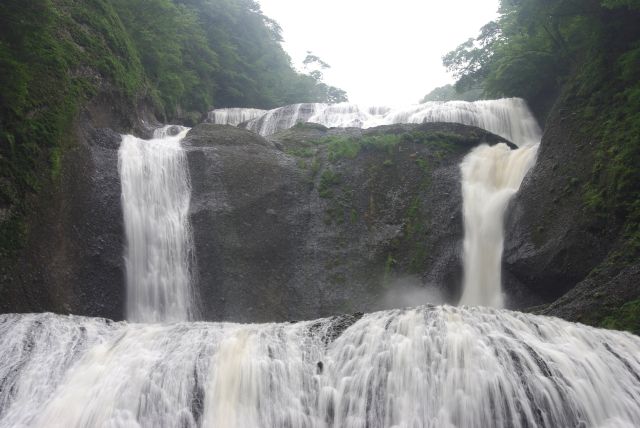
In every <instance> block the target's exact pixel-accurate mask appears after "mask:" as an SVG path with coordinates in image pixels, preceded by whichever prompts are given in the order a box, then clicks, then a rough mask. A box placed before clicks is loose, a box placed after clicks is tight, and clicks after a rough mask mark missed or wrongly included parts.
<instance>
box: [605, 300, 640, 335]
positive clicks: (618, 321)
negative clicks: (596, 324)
mask: <svg viewBox="0 0 640 428" xmlns="http://www.w3.org/2000/svg"><path fill="white" fill-rule="evenodd" d="M600 327H604V328H609V329H614V330H626V331H629V332H631V333H634V334H640V299H638V300H634V301H631V302H628V303H625V304H624V305H623V306H622V307H621V308H620V309H618V310H617V311H615V312H614V313H613V314H612V315H610V316H608V317H606V318H605V319H604V320H603V321H602V322H601V323H600Z"/></svg>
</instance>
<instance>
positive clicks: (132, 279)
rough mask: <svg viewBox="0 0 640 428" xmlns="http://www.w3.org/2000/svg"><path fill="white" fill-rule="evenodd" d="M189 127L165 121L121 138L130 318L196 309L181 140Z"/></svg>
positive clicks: (184, 314)
mask: <svg viewBox="0 0 640 428" xmlns="http://www.w3.org/2000/svg"><path fill="white" fill-rule="evenodd" d="M187 131H188V128H182V127H177V126H165V127H163V128H159V129H157V130H156V131H155V133H154V138H153V139H151V140H143V139H140V138H136V137H134V136H132V135H125V136H123V138H122V143H121V144H120V151H119V153H118V167H119V169H120V179H121V182H122V208H123V212H124V225H125V232H126V238H127V245H126V249H125V267H126V271H127V319H128V320H129V321H134V322H164V321H188V320H190V319H193V318H194V315H195V311H194V304H193V303H194V297H193V294H194V292H193V284H192V282H193V281H192V278H191V263H192V258H193V239H192V236H191V230H190V226H189V219H188V214H189V201H190V199H191V185H190V182H189V173H188V170H187V165H186V155H185V153H184V151H183V150H182V148H181V146H180V140H182V138H184V136H185V135H186V133H187Z"/></svg>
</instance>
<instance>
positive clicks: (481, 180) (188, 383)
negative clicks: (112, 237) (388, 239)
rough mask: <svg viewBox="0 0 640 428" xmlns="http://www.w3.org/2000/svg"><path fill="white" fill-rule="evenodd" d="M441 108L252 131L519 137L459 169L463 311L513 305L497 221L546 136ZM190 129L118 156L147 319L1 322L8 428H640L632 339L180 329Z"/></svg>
mask: <svg viewBox="0 0 640 428" xmlns="http://www.w3.org/2000/svg"><path fill="white" fill-rule="evenodd" d="M431 107H432V106H431V105H422V106H421V107H416V108H414V109H413V110H412V109H405V110H399V109H395V110H394V109H389V108H386V107H371V108H367V109H362V108H360V107H357V106H355V107H354V106H353V105H337V106H326V105H316V104H299V105H296V106H289V107H286V108H283V109H279V110H273V111H270V112H267V113H266V114H265V115H263V116H262V117H261V118H259V119H256V121H255V122H253V123H252V122H249V124H250V126H251V127H254V129H256V130H259V131H260V132H261V133H265V134H266V133H272V132H275V130H277V129H284V128H285V127H289V126H293V125H294V124H295V123H296V121H297V120H299V119H300V118H307V119H309V120H310V121H319V122H321V123H325V124H328V125H329V126H341V125H344V124H348V125H349V126H360V127H366V126H373V125H372V124H373V123H374V122H376V121H377V120H381V121H389V122H394V121H399V122H412V121H416V122H418V121H423V120H428V121H431V120H432V119H433V120H443V118H449V119H451V120H450V121H461V122H462V123H469V124H473V125H477V126H481V127H483V128H485V129H489V130H490V131H493V132H496V133H498V134H500V135H503V136H505V137H506V138H509V139H511V141H514V142H516V143H518V144H519V145H520V146H521V147H520V148H519V149H518V150H510V149H509V147H508V146H507V145H505V144H498V145H496V146H493V147H488V146H480V147H477V148H476V149H474V150H473V151H472V152H471V153H470V154H469V155H467V157H466V158H465V160H464V161H463V163H462V165H461V172H462V188H463V197H464V218H465V234H466V235H465V244H464V247H465V255H464V257H465V292H464V295H463V299H462V302H463V303H465V304H470V305H485V306H491V305H493V306H501V305H502V300H501V299H502V297H501V292H500V276H499V271H500V257H501V252H502V239H503V232H502V217H503V215H504V210H505V207H506V204H507V202H508V200H509V198H510V197H511V196H512V195H513V194H514V193H515V192H516V191H517V190H518V188H519V186H520V183H521V182H522V180H523V177H524V176H525V174H526V172H527V171H528V169H529V168H530V167H531V165H532V164H533V162H534V161H535V155H536V150H537V143H538V141H539V138H540V137H539V133H540V132H539V128H538V127H537V124H536V123H535V120H534V119H532V117H531V115H530V113H529V112H528V110H527V109H526V105H524V104H523V103H522V102H521V101H519V100H499V101H496V102H488V101H487V102H482V103H454V104H449V103H447V104H438V107H437V108H434V109H431ZM287 109H289V110H287ZM436 110H437V111H436ZM245 113H246V112H241V111H228V112H225V113H224V114H223V113H220V114H219V115H218V116H217V118H215V120H216V121H218V122H220V121H222V122H224V121H227V122H229V123H232V122H239V121H244V120H245V119H246V117H248V116H247V115H249V113H246V114H245ZM251 114H258V113H256V112H253V113H251ZM214 116H215V115H214ZM307 119H304V120H307ZM447 121H449V120H447ZM470 122H473V123H470ZM394 123H395V122H394ZM186 132H187V129H185V128H176V127H164V128H161V129H159V130H158V131H157V132H156V134H155V136H154V139H152V140H148V141H146V140H140V139H138V138H135V137H133V136H124V137H123V141H122V145H121V148H120V153H119V155H120V156H119V168H120V173H121V180H122V191H123V194H122V201H123V210H124V219H125V227H126V233H127V248H126V252H125V260H126V268H127V282H128V287H129V288H128V301H127V309H128V318H129V320H131V321H135V323H127V322H119V323H116V322H111V321H108V320H103V319H98V318H84V317H74V316H58V315H53V314H27V315H17V314H8V315H0V428H4V427H61V428H73V427H83V428H84V427H110V428H119V427H122V428H133V427H220V428H232V427H247V428H255V427H265V428H277V427H283V428H285V427H286V428H307V427H308V428H315V427H318V428H329V427H331V428H334V427H335V428H342V427H345V428H356V427H357V428H364V427H372V428H376V427H407V428H409V427H412V428H413V427H432V428H441V427H459V428H485V427H486V428H490V427H491V428H493V427H504V428H525V427H527V428H528V427H549V428H552V427H601V428H605V427H607V428H613V427H619V428H622V427H624V428H627V427H637V426H640V338H639V337H636V336H633V335H631V334H628V333H622V332H614V331H607V330H600V329H595V328H591V327H586V326H583V325H580V324H574V323H569V322H566V321H562V320H559V319H554V318H548V317H542V316H535V315H530V314H523V313H517V312H510V311H506V310H502V309H491V308H487V307H465V306H463V307H451V306H438V307H419V308H414V309H405V310H392V311H384V312H377V313H372V314H368V315H364V316H360V315H358V316H354V317H349V316H343V317H334V318H331V319H321V320H316V321H305V322H299V323H293V324H292V323H287V324H262V325H257V324H247V325H240V324H231V323H207V322H180V321H187V320H189V319H192V318H193V316H194V314H193V312H194V311H193V301H194V297H193V290H192V286H193V283H192V282H193V281H192V280H191V274H190V271H191V269H192V266H191V264H192V258H193V244H192V238H191V231H190V227H189V222H188V209H189V201H190V184H189V175H188V170H187V165H186V157H185V153H184V152H183V150H182V148H181V146H180V140H181V139H182V138H183V137H184V135H185V133H186ZM167 321H170V322H171V323H169V322H167ZM138 322H144V323H138ZM145 323H155V324H145Z"/></svg>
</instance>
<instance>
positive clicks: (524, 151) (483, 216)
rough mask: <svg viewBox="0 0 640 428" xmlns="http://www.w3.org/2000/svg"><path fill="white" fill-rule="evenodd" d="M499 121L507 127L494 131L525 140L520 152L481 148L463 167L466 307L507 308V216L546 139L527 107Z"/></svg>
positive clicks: (503, 147)
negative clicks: (504, 266) (504, 257)
mask: <svg viewBox="0 0 640 428" xmlns="http://www.w3.org/2000/svg"><path fill="white" fill-rule="evenodd" d="M485 103H486V102H485ZM485 106H486V107H489V106H488V105H486V104H485ZM497 117H501V118H502V124H500V123H497V124H494V125H492V126H494V127H495V128H501V129H503V130H504V132H505V133H506V130H508V129H511V132H514V131H513V130H514V129H515V130H517V134H518V135H520V137H519V138H517V139H514V141H515V142H516V143H518V144H519V145H520V147H518V149H517V150H511V149H510V148H509V147H508V146H507V145H506V144H496V145H494V146H492V147H490V146H488V145H481V146H479V147H476V148H475V149H473V150H472V151H471V152H470V153H469V154H468V155H467V156H466V157H465V159H464V160H463V162H462V164H461V165H460V169H461V172H462V200H463V217H464V244H463V251H464V253H463V265H464V282H463V291H462V298H461V299H460V304H462V305H480V306H492V307H495V308H501V307H503V305H504V298H503V294H502V278H501V273H502V272H501V271H502V251H503V245H504V231H503V229H504V214H505V211H506V209H507V206H508V204H509V200H510V199H511V198H512V197H513V196H514V195H515V194H516V192H517V191H518V189H519V188H520V184H521V183H522V180H523V179H524V177H525V175H526V174H527V172H528V171H529V169H531V167H532V166H533V164H534V163H535V159H536V155H537V152H538V146H539V143H540V138H541V134H540V128H539V127H538V125H537V123H536V121H535V119H534V118H533V115H532V114H531V113H530V112H529V110H528V108H527V107H526V105H522V106H520V107H519V108H518V109H514V110H513V111H510V112H509V113H508V114H502V115H498V116H497ZM518 124H520V125H518Z"/></svg>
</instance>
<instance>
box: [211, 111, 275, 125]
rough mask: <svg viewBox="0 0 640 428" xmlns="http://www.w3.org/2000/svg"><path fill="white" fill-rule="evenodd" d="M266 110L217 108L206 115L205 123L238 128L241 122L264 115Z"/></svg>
mask: <svg viewBox="0 0 640 428" xmlns="http://www.w3.org/2000/svg"><path fill="white" fill-rule="evenodd" d="M266 112H267V110H260V109H257V108H219V109H216V110H212V111H210V112H209V114H208V115H207V122H210V123H216V124H218V125H232V126H238V125H240V124H241V123H243V122H246V121H248V120H251V119H255V118H257V117H260V116H262V115H264V114H265V113H266Z"/></svg>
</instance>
